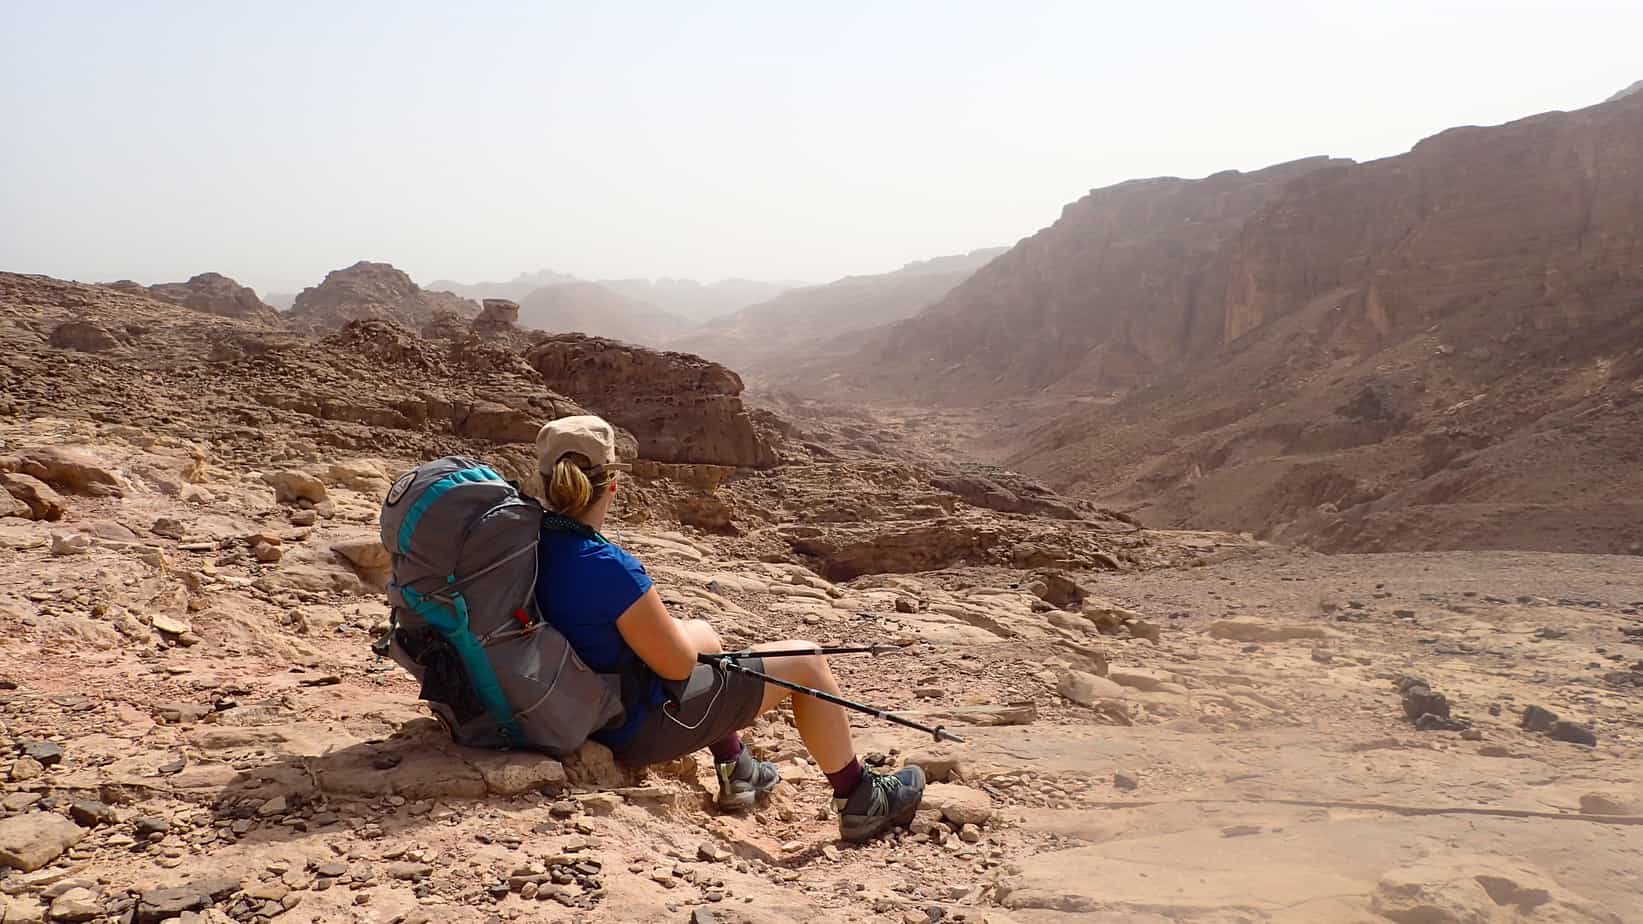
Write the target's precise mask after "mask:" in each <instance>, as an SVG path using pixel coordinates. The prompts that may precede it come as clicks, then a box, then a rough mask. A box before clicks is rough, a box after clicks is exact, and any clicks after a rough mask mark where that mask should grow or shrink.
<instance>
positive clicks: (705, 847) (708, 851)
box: [696, 842, 730, 863]
mask: <svg viewBox="0 0 1643 924" xmlns="http://www.w3.org/2000/svg"><path fill="white" fill-rule="evenodd" d="M696 856H697V858H698V859H701V860H705V861H707V862H708V863H720V862H723V861H724V860H725V859H726V858H728V857H729V856H730V854H729V852H727V851H726V850H724V848H722V847H720V846H719V845H717V844H714V843H712V842H703V843H702V844H701V845H699V846H698V847H697V848H696Z"/></svg>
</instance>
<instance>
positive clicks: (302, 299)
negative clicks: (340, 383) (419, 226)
mask: <svg viewBox="0 0 1643 924" xmlns="http://www.w3.org/2000/svg"><path fill="white" fill-rule="evenodd" d="M440 312H450V313H452V314H455V315H457V316H459V317H463V318H472V317H474V316H475V315H477V314H478V313H479V306H478V305H475V304H474V303H473V302H471V301H469V300H467V299H465V298H461V297H459V296H456V295H453V294H451V293H449V292H430V291H427V290H425V289H423V288H422V287H421V286H418V285H417V284H416V283H415V282H413V281H411V277H410V276H408V275H406V274H405V272H404V271H403V270H399V269H395V268H394V267H393V266H390V265H389V264H387V263H371V262H368V261H364V260H362V261H360V262H358V263H355V264H354V265H353V266H350V267H347V268H346V269H339V270H332V271H331V272H329V273H327V274H326V276H325V281H323V282H321V283H320V284H319V285H317V286H312V287H310V288H307V289H303V290H302V292H301V293H300V294H299V295H297V299H296V301H295V302H294V303H293V304H292V305H291V310H290V312H288V313H287V314H286V318H287V320H289V321H290V322H291V323H292V324H293V325H295V326H297V327H301V328H305V329H314V328H321V329H323V328H336V327H341V326H343V325H344V324H346V323H348V322H349V321H393V322H396V323H399V324H404V325H406V326H407V327H410V328H411V329H413V330H415V329H419V328H421V327H422V326H423V325H425V324H428V323H431V322H432V321H434V319H435V318H436V316H437V315H438V314H439V313H440Z"/></svg>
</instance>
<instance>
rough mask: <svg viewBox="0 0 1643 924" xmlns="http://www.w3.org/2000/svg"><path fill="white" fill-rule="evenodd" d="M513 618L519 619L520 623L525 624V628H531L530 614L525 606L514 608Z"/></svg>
mask: <svg viewBox="0 0 1643 924" xmlns="http://www.w3.org/2000/svg"><path fill="white" fill-rule="evenodd" d="M513 618H515V619H517V620H519V624H520V625H522V626H524V627H525V628H527V629H529V628H530V627H531V617H530V614H529V613H526V612H525V608H524V607H520V608H519V609H517V610H514V611H513Z"/></svg>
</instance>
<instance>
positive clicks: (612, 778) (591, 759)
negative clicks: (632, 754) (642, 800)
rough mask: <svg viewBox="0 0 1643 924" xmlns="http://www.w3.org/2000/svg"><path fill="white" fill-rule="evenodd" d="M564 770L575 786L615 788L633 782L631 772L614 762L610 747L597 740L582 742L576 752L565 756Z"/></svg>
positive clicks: (629, 784)
mask: <svg viewBox="0 0 1643 924" xmlns="http://www.w3.org/2000/svg"><path fill="white" fill-rule="evenodd" d="M564 770H565V774H566V778H567V779H569V780H570V782H571V783H572V785H576V786H587V787H590V788H593V789H616V788H619V787H623V786H631V785H632V783H633V775H632V773H631V772H630V771H628V770H626V769H624V768H623V767H622V766H621V765H620V764H618V763H617V762H616V758H615V757H614V756H613V755H612V754H611V752H610V748H607V747H605V746H604V745H602V744H600V743H599V742H597V741H588V742H584V743H583V744H582V746H581V747H579V748H577V749H576V753H574V754H572V755H570V756H569V757H567V758H565V761H564Z"/></svg>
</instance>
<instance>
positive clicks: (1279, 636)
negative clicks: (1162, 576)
mask: <svg viewBox="0 0 1643 924" xmlns="http://www.w3.org/2000/svg"><path fill="white" fill-rule="evenodd" d="M1209 636H1210V638H1221V639H1229V640H1231V641H1235V642H1286V641H1289V640H1291V639H1319V638H1334V637H1335V636H1336V633H1335V632H1332V631H1330V630H1329V629H1326V628H1324V627H1323V626H1308V625H1302V624H1297V623H1277V622H1268V621H1266V620H1264V619H1218V620H1216V621H1215V622H1212V623H1210V625H1209Z"/></svg>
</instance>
